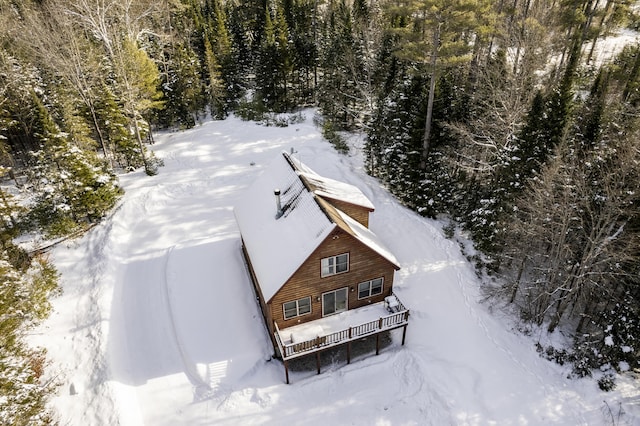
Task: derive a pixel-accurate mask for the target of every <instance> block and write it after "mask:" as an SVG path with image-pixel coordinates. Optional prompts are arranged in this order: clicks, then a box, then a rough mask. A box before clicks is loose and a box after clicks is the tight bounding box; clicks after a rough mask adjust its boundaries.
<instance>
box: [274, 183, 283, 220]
mask: <svg viewBox="0 0 640 426" xmlns="http://www.w3.org/2000/svg"><path fill="white" fill-rule="evenodd" d="M273 194H274V195H275V196H276V209H277V210H276V219H280V217H282V213H283V211H282V202H281V201H280V190H279V189H277V188H276V189H274V190H273Z"/></svg>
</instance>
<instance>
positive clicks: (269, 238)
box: [234, 152, 409, 383]
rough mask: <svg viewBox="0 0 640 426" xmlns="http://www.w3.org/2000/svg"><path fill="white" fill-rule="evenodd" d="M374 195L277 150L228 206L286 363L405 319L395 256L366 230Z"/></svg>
mask: <svg viewBox="0 0 640 426" xmlns="http://www.w3.org/2000/svg"><path fill="white" fill-rule="evenodd" d="M373 211H374V206H373V204H372V203H371V201H370V200H369V199H368V198H367V197H366V196H365V195H364V194H363V193H362V191H360V189H358V188H357V187H355V186H353V185H350V184H347V183H344V182H340V181H337V180H333V179H329V178H326V177H323V176H320V175H319V174H317V173H315V172H314V171H313V170H311V169H310V168H309V167H308V166H306V165H305V164H303V163H302V162H301V161H300V160H298V159H296V158H294V156H293V155H289V154H288V153H286V152H283V153H281V154H280V155H278V156H277V157H276V159H275V160H274V161H273V163H271V164H270V165H269V166H268V167H267V168H266V169H265V170H264V172H263V173H262V174H261V175H260V177H259V178H258V179H257V180H256V181H255V182H254V183H253V184H252V185H251V186H250V187H249V188H248V189H247V190H246V192H245V193H244V194H243V195H242V197H241V199H240V201H239V202H238V203H237V205H236V206H235V209H234V214H235V217H236V221H237V223H238V227H239V229H240V234H241V238H242V251H243V254H244V258H245V261H246V264H247V269H248V271H249V275H250V276H251V280H252V284H253V287H254V289H255V293H256V297H257V299H258V301H259V303H260V308H261V310H262V314H263V316H264V320H265V324H266V327H267V329H268V331H269V335H270V337H271V340H272V342H273V345H274V349H275V350H276V353H277V355H278V356H280V357H282V360H283V362H284V366H285V374H286V382H287V383H289V373H288V364H287V362H288V361H289V360H291V359H293V358H297V357H300V356H306V355H311V354H314V353H315V355H316V359H317V364H318V373H320V363H319V351H322V350H325V349H328V348H330V347H334V346H337V345H346V346H347V362H350V360H351V355H350V349H351V342H353V341H354V340H358V339H362V338H364V337H368V336H372V335H375V336H376V354H377V353H378V352H379V335H380V333H382V332H386V331H388V330H393V329H397V328H400V327H402V328H403V329H404V330H403V336H402V344H404V339H405V336H406V327H407V324H408V317H409V311H408V310H407V309H406V308H405V307H404V305H403V304H402V303H401V302H400V300H399V299H398V297H397V296H396V295H395V294H394V293H393V279H394V273H395V272H396V271H397V270H399V269H400V266H399V264H398V261H397V260H396V258H395V257H394V255H393V254H392V253H391V252H390V251H389V250H388V249H387V248H386V247H385V245H384V244H383V243H382V241H380V239H379V238H378V237H377V236H376V235H375V234H374V233H373V232H372V231H371V230H370V229H369V214H370V213H372V212H373Z"/></svg>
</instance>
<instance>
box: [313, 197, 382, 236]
mask: <svg viewBox="0 0 640 426" xmlns="http://www.w3.org/2000/svg"><path fill="white" fill-rule="evenodd" d="M323 198H324V197H323ZM324 199H325V200H326V201H327V202H329V203H330V204H332V205H333V206H334V207H335V208H337V209H338V210H342V211H343V212H345V213H346V214H347V215H349V216H351V218H353V219H355V220H356V221H358V222H359V223H360V224H361V225H362V226H364V227H366V228H368V227H369V213H370V212H371V210H369V209H368V208H366V207H362V206H356V205H355V204H351V203H347V202H344V201H339V200H333V199H331V198H324Z"/></svg>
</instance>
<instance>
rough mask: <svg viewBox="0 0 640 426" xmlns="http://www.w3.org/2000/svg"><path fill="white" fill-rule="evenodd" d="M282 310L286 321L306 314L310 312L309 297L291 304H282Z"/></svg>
mask: <svg viewBox="0 0 640 426" xmlns="http://www.w3.org/2000/svg"><path fill="white" fill-rule="evenodd" d="M282 309H283V310H284V319H286V320H288V319H291V318H294V317H297V316H300V315H304V314H308V313H309V312H311V297H304V298H302V299H298V300H294V301H293V302H287V303H284V304H283V305H282Z"/></svg>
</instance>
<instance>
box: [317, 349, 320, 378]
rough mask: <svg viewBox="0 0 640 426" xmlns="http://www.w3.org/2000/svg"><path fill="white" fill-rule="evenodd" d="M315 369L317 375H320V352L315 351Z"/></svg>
mask: <svg viewBox="0 0 640 426" xmlns="http://www.w3.org/2000/svg"><path fill="white" fill-rule="evenodd" d="M316 367H317V368H318V374H320V351H316Z"/></svg>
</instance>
